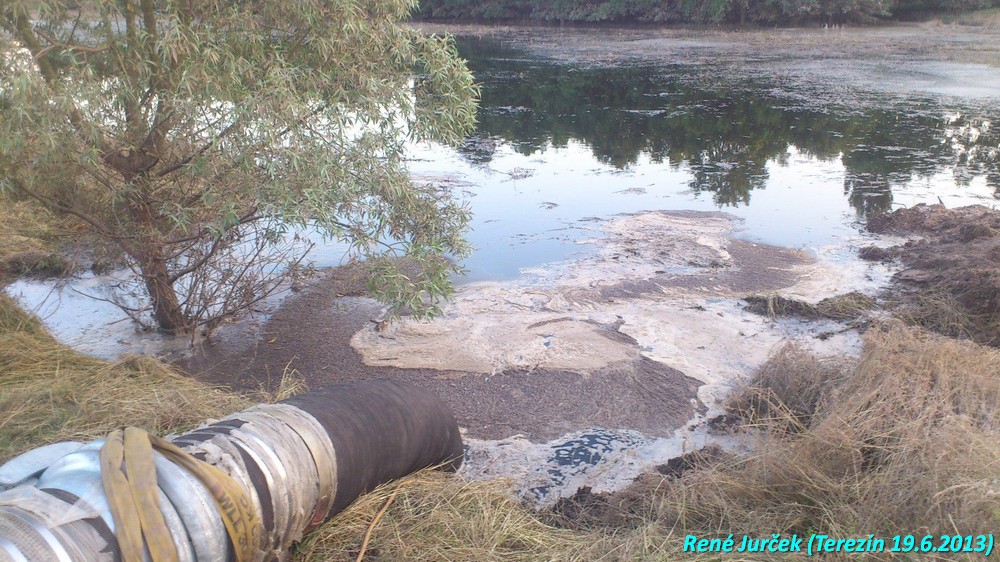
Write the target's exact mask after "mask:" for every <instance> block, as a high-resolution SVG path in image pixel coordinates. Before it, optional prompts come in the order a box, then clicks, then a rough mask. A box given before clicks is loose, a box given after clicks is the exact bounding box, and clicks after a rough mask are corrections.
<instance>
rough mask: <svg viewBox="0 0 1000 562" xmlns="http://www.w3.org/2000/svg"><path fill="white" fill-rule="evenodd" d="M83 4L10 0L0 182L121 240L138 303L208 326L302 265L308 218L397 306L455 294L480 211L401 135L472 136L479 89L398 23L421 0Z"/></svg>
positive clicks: (1, 61)
mask: <svg viewBox="0 0 1000 562" xmlns="http://www.w3.org/2000/svg"><path fill="white" fill-rule="evenodd" d="M75 4H77V5H75V6H73V7H69V6H67V4H66V3H65V2H63V1H62V0H45V1H37V0H35V1H6V2H0V84H2V85H0V195H2V196H4V197H5V198H12V199H18V200H21V201H24V200H29V199H30V200H34V201H37V202H39V203H41V204H43V205H44V206H45V207H46V208H48V209H49V210H50V211H51V212H53V213H55V214H57V215H60V216H72V217H74V218H75V219H79V220H80V221H82V223H84V224H85V225H87V227H88V230H89V233H90V234H92V235H94V236H95V237H96V238H98V239H100V240H101V241H102V242H103V243H104V244H106V245H108V246H110V247H111V248H112V251H113V252H116V253H117V254H119V255H120V256H121V257H122V260H123V261H124V262H125V264H126V265H127V266H128V267H129V268H131V270H132V271H134V272H135V274H136V281H135V286H134V287H130V288H128V289H126V290H125V291H123V292H121V293H122V294H118V295H116V297H115V299H116V304H118V305H119V306H120V307H121V308H123V309H124V310H125V311H126V312H128V313H129V315H130V316H132V317H133V318H134V319H136V320H138V321H140V322H143V323H149V324H155V326H156V327H158V328H159V329H161V330H163V331H165V332H169V333H190V332H195V331H199V330H200V331H210V330H211V329H213V328H214V327H216V326H217V325H218V324H220V323H222V322H225V321H227V320H229V319H231V318H233V317H235V316H237V315H239V314H243V313H245V312H247V311H248V310H250V309H251V308H252V307H253V305H254V304H255V303H256V302H258V301H260V300H261V299H263V298H265V297H266V296H267V295H269V294H271V293H272V292H274V291H276V290H278V288H279V287H281V286H282V285H283V283H284V282H285V281H286V280H288V279H290V278H294V277H295V276H296V275H297V272H298V271H300V270H301V267H300V266H302V265H304V264H303V261H302V260H303V258H304V256H305V254H306V252H307V251H308V250H309V247H310V243H309V242H308V241H307V240H303V239H302V236H300V234H303V235H305V236H309V235H311V233H316V235H318V236H322V237H326V238H333V239H338V240H341V241H343V242H346V243H349V244H351V249H352V254H353V255H355V256H360V257H363V258H367V263H368V264H370V265H371V268H372V276H371V285H372V289H373V291H374V292H375V293H376V294H377V295H378V296H380V297H382V298H384V299H385V300H387V301H389V302H392V303H393V304H396V305H397V306H399V307H404V306H405V307H406V308H407V309H409V310H411V311H413V312H415V313H418V314H419V313H427V312H431V311H433V310H434V308H433V307H434V303H435V302H437V300H438V299H440V298H441V297H443V296H444V295H446V294H448V292H449V291H450V281H449V279H450V278H449V275H450V274H451V273H452V272H453V271H454V270H455V269H456V267H453V266H451V264H450V263H449V262H447V261H446V260H443V259H440V256H441V255H443V254H448V255H458V256H461V255H462V254H463V253H464V252H465V250H466V245H465V242H464V239H463V238H462V235H463V232H464V228H465V224H466V222H467V220H468V214H467V211H466V209H465V207H464V206H463V205H461V204H460V203H459V202H457V201H454V200H453V199H452V198H450V197H448V196H447V194H442V193H439V192H437V191H434V190H431V189H429V188H425V187H421V186H417V185H414V184H412V183H411V182H410V179H409V176H408V175H407V173H406V166H405V162H404V159H403V157H404V147H405V143H406V141H407V140H408V139H419V140H424V139H426V140H436V141H440V142H454V141H457V140H458V139H460V138H461V136H462V134H464V133H465V132H466V131H467V130H469V129H470V128H471V126H472V124H473V117H474V112H475V93H476V91H475V87H474V84H473V80H472V76H471V75H470V74H469V72H468V71H467V69H466V68H465V66H464V64H463V63H462V61H461V60H460V59H459V58H458V57H457V56H456V55H455V53H454V50H453V48H452V46H451V44H450V43H449V42H448V41H447V40H445V39H441V38H434V37H427V36H423V35H421V34H420V33H419V32H416V31H414V30H412V29H409V28H408V27H406V26H405V25H404V24H403V23H402V21H403V20H404V19H406V18H407V17H408V16H409V14H410V12H411V9H412V8H414V2H412V1H411V0H379V1H370V0H366V1H360V0H358V1H349V2H332V1H329V0H316V1H311V2H290V1H285V2H190V1H181V2H156V1H154V0H129V1H117V0H91V1H89V2H78V3H75ZM398 256H405V257H407V258H408V259H409V262H411V263H417V264H420V265H422V266H423V267H422V271H421V273H420V274H419V276H417V275H414V276H411V277H407V276H406V275H404V274H403V273H402V272H400V271H399V270H398V268H397V267H396V266H395V264H396V263H398V260H396V259H393V258H396V257H398ZM132 295H143V296H142V297H140V298H139V299H138V301H137V300H136V299H134V298H132Z"/></svg>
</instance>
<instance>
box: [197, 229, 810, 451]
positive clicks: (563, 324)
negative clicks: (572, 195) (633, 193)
mask: <svg viewBox="0 0 1000 562" xmlns="http://www.w3.org/2000/svg"><path fill="white" fill-rule="evenodd" d="M733 220H734V219H733V217H731V216H729V215H725V214H723V213H694V212H676V213H666V212H648V213H639V214H637V215H629V216H624V217H620V218H617V219H615V220H612V221H609V222H608V223H606V224H605V225H603V226H604V231H605V236H604V237H603V238H601V239H600V240H599V241H598V242H597V251H596V252H595V254H594V255H592V256H589V257H585V258H582V259H579V260H576V261H573V262H569V263H568V264H558V265H557V266H554V267H553V268H551V269H547V270H545V274H547V275H548V276H549V277H548V278H547V279H545V280H543V281H542V282H540V283H538V284H532V285H525V284H521V283H519V282H508V283H478V284H472V285H467V286H464V287H462V288H460V290H459V291H458V293H457V294H456V295H455V297H454V298H453V299H452V301H451V302H449V303H448V304H447V306H445V308H444V312H443V314H442V315H441V316H440V317H439V318H437V319H435V320H433V321H431V322H423V321H416V320H412V319H409V318H404V319H403V320H401V321H399V322H396V323H393V324H391V325H388V326H383V325H381V324H380V323H376V322H375V320H377V319H378V318H379V317H380V313H381V311H382V307H381V305H379V304H378V303H376V302H375V301H373V300H371V299H368V298H364V297H359V296H358V295H360V294H362V293H363V290H364V279H365V273H364V268H363V266H360V265H358V264H355V265H351V266H347V267H343V268H337V269H334V270H331V271H329V272H327V273H325V274H324V275H323V276H321V277H320V278H318V279H315V280H313V281H312V282H310V283H309V284H308V285H307V286H306V287H305V289H303V290H301V291H300V292H299V293H298V294H296V295H294V296H292V297H290V298H289V299H288V300H287V301H286V302H285V303H284V304H283V305H282V306H281V307H280V308H279V309H278V310H277V311H276V312H275V313H274V314H273V315H272V316H271V317H270V318H269V319H268V320H267V322H266V323H264V324H263V325H262V326H261V327H260V331H259V334H258V335H257V337H256V339H255V341H253V343H252V344H245V343H244V344H240V339H239V338H230V339H229V340H225V339H224V340H223V341H222V342H221V343H217V344H216V345H215V346H209V347H204V348H203V349H201V350H200V351H199V353H198V354H197V355H196V356H195V357H194V358H192V359H188V360H185V361H184V363H183V365H182V366H183V367H184V368H185V369H186V370H188V371H189V372H192V373H194V374H195V375H196V376H197V377H198V378H201V379H204V380H208V381H211V382H213V383H221V384H227V385H230V386H233V387H235V388H258V387H259V386H262V385H263V386H265V387H273V386H275V385H277V384H278V383H279V382H280V380H281V376H282V373H283V372H284V371H285V370H286V369H287V368H289V367H291V368H294V369H296V370H297V371H298V372H299V373H300V374H301V375H302V376H303V377H304V378H305V380H306V383H307V384H308V385H309V386H310V387H313V388H316V387H319V386H322V385H324V384H328V383H333V382H343V381H351V380H358V379H369V378H389V379H392V378H397V379H403V380H407V381H409V382H412V383H414V384H417V385H418V386H421V387H424V388H427V389H428V390H430V391H432V392H434V393H435V394H437V395H438V396H441V397H442V399H444V400H445V401H446V402H447V403H448V404H449V406H450V407H451V408H452V409H453V410H454V411H455V413H456V415H457V417H458V419H459V423H460V425H462V426H463V427H464V428H465V429H466V430H467V432H468V435H469V436H470V437H475V438H480V439H501V438H506V437H510V436H514V435H519V434H520V435H523V436H525V437H527V438H528V439H530V440H532V441H535V442H544V441H548V440H550V439H554V438H556V437H559V436H562V435H565V434H567V433H570V432H573V431H579V430H583V429H586V428H591V427H605V428H627V429H632V430H638V431H639V432H641V433H642V434H644V435H646V436H649V437H666V436H670V435H672V433H673V431H674V430H675V429H677V428H680V427H682V426H683V425H685V423H687V422H688V421H689V420H690V419H691V418H692V416H693V415H694V414H695V413H696V412H703V411H704V410H705V405H704V404H703V403H702V401H701V400H706V399H711V400H714V398H715V394H714V393H715V392H716V391H715V390H712V391H711V392H709V393H708V394H707V395H706V394H704V392H703V391H704V388H705V387H703V385H706V384H708V385H710V386H711V385H717V384H725V381H726V380H729V379H731V378H732V377H735V376H738V375H739V374H741V373H743V372H745V370H746V369H748V368H752V367H753V366H755V365H756V364H757V363H758V362H762V361H763V360H764V359H765V358H766V354H767V349H769V347H771V346H773V345H775V344H776V343H777V342H778V341H779V340H780V339H781V338H782V337H783V334H781V333H780V330H777V329H774V328H773V327H772V328H769V327H768V326H766V325H765V324H764V321H763V320H761V319H755V318H746V317H744V316H743V315H741V314H739V311H738V310H737V309H735V308H733V309H732V310H733V311H734V312H733V313H730V308H725V309H722V308H719V307H718V306H717V305H713V306H714V308H713V311H714V312H708V310H707V309H706V308H705V307H704V306H701V305H702V304H704V303H705V301H704V299H705V298H717V297H723V298H732V297H735V296H737V295H738V294H741V293H742V292H743V291H746V290H754V289H759V290H768V291H773V290H778V289H781V288H786V287H790V286H793V285H796V283H798V282H801V281H803V280H804V279H806V280H808V279H807V278H808V277H809V276H810V275H812V274H814V273H815V270H816V267H818V266H817V264H814V263H813V262H812V259H811V258H809V257H808V256H806V255H805V254H803V253H802V252H799V251H795V250H788V249H782V248H775V247H771V246H765V245H758V244H752V243H749V242H744V241H739V240H736V239H733V238H731V237H730V236H729V233H730V232H731V230H732V228H733ZM816 276H822V277H824V278H825V277H826V276H827V272H826V271H825V270H824V271H822V272H821V274H817V275H816ZM689 375H690V376H689ZM711 387H712V388H713V389H714V388H715V386H711ZM720 388H721V387H720Z"/></svg>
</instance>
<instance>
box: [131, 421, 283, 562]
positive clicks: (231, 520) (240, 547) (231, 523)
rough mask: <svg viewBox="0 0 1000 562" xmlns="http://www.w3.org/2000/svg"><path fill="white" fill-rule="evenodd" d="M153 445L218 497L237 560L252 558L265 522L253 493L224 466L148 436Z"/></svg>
mask: <svg viewBox="0 0 1000 562" xmlns="http://www.w3.org/2000/svg"><path fill="white" fill-rule="evenodd" d="M149 441H150V443H152V444H153V448H154V449H156V450H157V451H159V452H160V453H161V454H162V455H163V456H165V457H167V459H169V460H171V461H173V462H174V463H175V464H179V465H181V466H183V467H184V468H186V469H188V470H189V471H190V472H191V473H192V474H194V475H195V476H197V477H198V479H199V480H201V483H202V484H204V485H205V487H206V488H207V489H208V492H209V493H210V494H212V497H213V498H215V503H216V504H217V506H218V508H219V515H221V516H222V522H223V523H225V525H226V530H227V531H229V539H230V540H231V541H232V542H233V551H234V554H235V556H236V561H237V562H250V560H252V559H253V556H254V553H255V552H256V551H257V549H259V548H260V542H261V529H262V528H263V524H262V523H261V522H260V520H259V519H258V517H257V511H256V510H254V508H253V502H251V501H250V496H249V494H247V492H246V490H244V489H243V487H242V486H240V485H239V484H237V483H236V481H235V480H233V479H232V478H230V477H229V475H228V474H226V473H225V472H223V471H222V470H220V469H218V468H216V467H214V466H212V465H210V464H208V463H207V462H202V461H200V460H198V459H196V458H194V457H192V456H191V455H189V454H187V453H185V452H184V451H182V450H181V449H180V448H179V447H177V445H174V444H173V443H171V442H170V441H167V440H166V439H161V438H159V437H156V436H155V435H150V436H149Z"/></svg>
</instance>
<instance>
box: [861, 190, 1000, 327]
mask: <svg viewBox="0 0 1000 562" xmlns="http://www.w3.org/2000/svg"><path fill="white" fill-rule="evenodd" d="M868 229H869V230H870V231H871V232H874V233H878V234H883V235H892V236H900V237H905V238H907V239H908V240H907V241H906V242H905V243H903V244H899V245H895V246H892V247H889V248H874V247H872V248H864V249H862V251H861V256H862V257H865V258H867V259H870V260H873V261H885V260H898V262H899V263H900V264H901V266H902V269H901V270H900V271H899V272H897V273H896V274H895V275H894V276H893V278H892V280H893V286H892V287H891V288H890V290H889V291H888V292H887V300H888V301H889V303H890V308H892V309H893V310H894V312H895V313H896V314H898V315H900V316H903V317H904V318H905V319H907V320H910V321H912V322H914V323H917V324H920V325H923V326H925V327H927V328H930V329H932V330H935V331H938V332H941V333H944V334H946V335H950V336H958V337H968V338H971V339H973V340H974V341H977V342H978V343H983V344H986V345H993V346H997V345H1000V336H998V334H1000V331H998V328H1000V211H997V210H996V209H992V208H989V207H985V206H982V205H972V206H968V207H960V208H955V209H948V208H946V207H945V206H944V205H915V206H913V207H910V208H904V209H897V210H895V211H893V212H891V213H887V214H884V215H879V216H876V217H872V218H871V219H870V220H869V222H868Z"/></svg>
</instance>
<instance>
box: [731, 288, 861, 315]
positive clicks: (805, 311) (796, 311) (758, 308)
mask: <svg viewBox="0 0 1000 562" xmlns="http://www.w3.org/2000/svg"><path fill="white" fill-rule="evenodd" d="M743 300H745V301H746V302H747V306H746V309H747V310H749V311H750V312H753V313H755V314H760V315H762V316H767V317H769V318H777V317H780V316H799V317H802V318H828V319H830V320H841V321H846V320H856V319H858V318H859V317H861V316H862V315H864V314H865V313H866V312H867V311H869V310H873V309H874V308H876V306H877V304H876V303H875V299H873V298H871V297H869V296H868V295H865V294H862V293H859V292H857V291H852V292H850V293H844V294H842V295H837V296H833V297H830V298H826V299H823V300H821V301H819V302H818V303H816V304H809V303H807V302H805V301H800V300H797V299H790V298H787V297H783V296H781V295H777V294H769V295H749V296H747V297H745V298H744V299H743Z"/></svg>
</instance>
